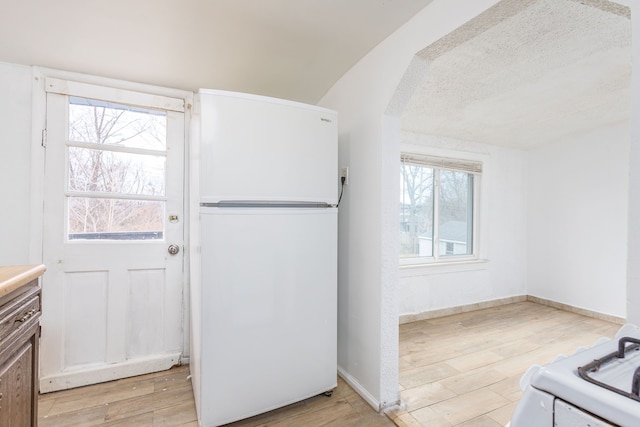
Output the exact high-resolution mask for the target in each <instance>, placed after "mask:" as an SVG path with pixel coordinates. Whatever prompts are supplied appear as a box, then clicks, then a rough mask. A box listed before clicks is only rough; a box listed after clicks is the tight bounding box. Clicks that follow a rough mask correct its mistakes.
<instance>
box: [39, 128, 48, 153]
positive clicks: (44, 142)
mask: <svg viewBox="0 0 640 427" xmlns="http://www.w3.org/2000/svg"><path fill="white" fill-rule="evenodd" d="M40 145H42V146H43V147H45V148H47V130H46V129H42V139H41V142H40Z"/></svg>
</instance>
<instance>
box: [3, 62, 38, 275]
mask: <svg viewBox="0 0 640 427" xmlns="http://www.w3.org/2000/svg"><path fill="white" fill-rule="evenodd" d="M30 147H31V68H30V67H26V66H22V65H14V64H6V63H1V62H0V197H2V200H1V202H0V265H12V264H28V263H29V234H30V227H29V215H30V185H31V171H30V164H31V149H30Z"/></svg>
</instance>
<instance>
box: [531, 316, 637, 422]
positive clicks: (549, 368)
mask: <svg viewBox="0 0 640 427" xmlns="http://www.w3.org/2000/svg"><path fill="white" fill-rule="evenodd" d="M621 336H628V337H632V338H636V339H640V328H638V327H635V326H631V325H627V326H625V327H623V328H622V329H621V330H620V331H619V333H618V335H617V336H616V339H614V340H608V341H606V342H603V343H601V344H598V345H595V346H593V347H591V348H588V349H585V350H583V351H580V352H578V353H576V354H574V355H572V356H569V357H567V358H564V359H561V360H557V361H555V362H552V363H550V364H548V365H545V366H543V367H541V368H539V369H538V370H537V371H536V372H535V373H534V374H533V376H532V377H531V380H530V384H531V386H533V387H535V388H537V389H539V390H542V391H545V392H547V393H550V394H553V395H554V396H556V397H558V398H560V399H562V400H564V401H566V402H569V403H571V404H573V405H575V406H576V407H579V408H582V409H583V410H585V411H588V412H590V413H592V414H594V415H596V416H598V417H601V418H603V419H605V420H608V421H609V422H612V423H616V424H618V425H621V426H640V400H636V399H634V398H631V397H629V396H626V395H624V394H625V393H630V392H631V386H632V383H633V376H634V372H635V370H636V369H637V368H638V367H640V350H637V349H632V350H628V351H627V352H626V355H625V358H624V359H618V358H614V359H612V360H611V361H609V362H607V363H600V364H599V365H600V366H599V368H598V369H597V370H595V371H594V370H593V369H588V371H589V372H588V376H589V377H591V378H592V379H594V380H595V381H597V382H601V383H603V384H605V385H606V386H602V385H598V384H595V383H593V382H590V381H587V380H585V379H583V378H581V376H580V374H579V372H578V368H579V367H585V366H586V367H588V365H589V364H593V362H594V360H598V359H602V358H604V357H605V356H607V355H610V354H612V353H614V352H617V350H618V338H620V337H621ZM609 388H615V389H619V390H621V391H622V392H623V393H619V392H614V391H611V390H610V389H609Z"/></svg>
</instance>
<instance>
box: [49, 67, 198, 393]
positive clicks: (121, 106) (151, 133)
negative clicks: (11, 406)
mask: <svg viewBox="0 0 640 427" xmlns="http://www.w3.org/2000/svg"><path fill="white" fill-rule="evenodd" d="M46 90H47V143H46V167H45V189H44V194H45V200H44V230H43V260H44V263H45V265H46V266H47V272H46V274H45V276H44V278H43V317H42V338H41V353H40V389H41V391H43V392H48V391H54V390H59V389H65V388H71V387H76V386H82V385H86V384H92V383H97V382H102V381H108V380H112V379H117V378H122V377H127V376H132V375H139V374H143V373H148V372H153V371H159V370H163V369H168V368H169V367H171V366H172V365H174V364H176V363H178V362H179V360H180V357H181V353H182V346H183V337H182V310H183V305H182V303H183V301H182V300H183V250H182V249H183V233H184V230H183V168H184V161H183V159H184V135H185V118H184V100H183V99H175V98H168V97H162V96H155V95H149V94H144V93H138V92H132V91H124V90H116V89H111V88H104V87H100V86H93V85H87V84H82V83H75V82H68V81H63V80H57V79H48V80H47V81H46ZM170 248H171V251H170ZM175 249H177V253H175V252H176V251H175ZM170 252H172V253H170Z"/></svg>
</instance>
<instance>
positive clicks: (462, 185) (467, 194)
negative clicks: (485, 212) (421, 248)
mask: <svg viewBox="0 0 640 427" xmlns="http://www.w3.org/2000/svg"><path fill="white" fill-rule="evenodd" d="M439 207H440V209H439V214H440V217H439V221H438V222H439V228H438V231H439V233H438V234H439V248H438V254H439V255H470V254H472V253H473V242H472V237H473V174H470V173H466V172H458V171H452V170H441V171H440V206H439Z"/></svg>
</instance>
